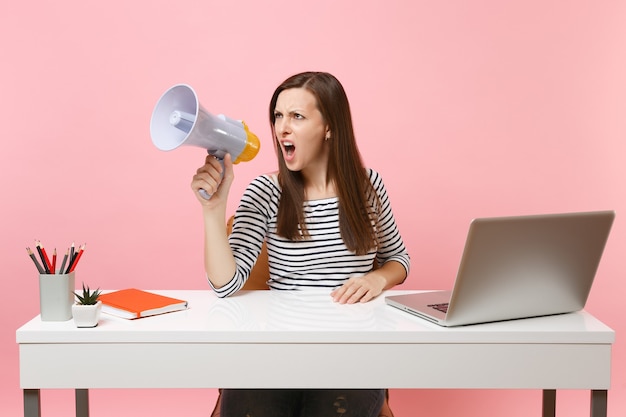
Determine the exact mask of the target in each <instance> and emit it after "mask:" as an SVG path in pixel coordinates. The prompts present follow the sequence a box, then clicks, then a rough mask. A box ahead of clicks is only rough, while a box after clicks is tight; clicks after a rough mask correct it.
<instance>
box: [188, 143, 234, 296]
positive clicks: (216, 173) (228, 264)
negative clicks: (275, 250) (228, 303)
mask: <svg viewBox="0 0 626 417" xmlns="http://www.w3.org/2000/svg"><path fill="white" fill-rule="evenodd" d="M222 173H223V177H222ZM233 179H234V173H233V165H232V161H231V157H230V155H226V157H225V158H224V167H223V168H222V165H221V164H220V162H219V161H218V160H217V159H215V158H214V157H212V156H210V155H209V156H207V158H206V160H205V164H204V165H203V166H202V167H200V168H199V169H198V170H197V172H196V175H194V177H193V179H192V182H191V188H192V189H193V190H194V192H195V194H196V197H197V199H198V201H199V202H200V204H201V205H202V217H203V220H204V269H205V271H206V274H207V278H208V279H209V281H210V282H211V284H212V285H213V287H215V288H220V287H223V286H224V285H226V284H227V283H228V282H230V280H231V279H232V277H233V275H234V274H235V259H234V257H233V253H232V251H231V249H230V245H229V244H228V236H227V233H226V203H227V200H228V192H229V191H230V187H231V185H232V182H233ZM200 189H203V190H205V191H206V193H208V194H210V195H211V198H210V199H208V200H207V199H205V198H204V197H203V196H202V195H201V194H200Z"/></svg>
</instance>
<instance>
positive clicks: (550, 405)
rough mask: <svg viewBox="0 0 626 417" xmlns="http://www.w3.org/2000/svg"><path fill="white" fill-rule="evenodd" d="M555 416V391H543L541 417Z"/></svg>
mask: <svg viewBox="0 0 626 417" xmlns="http://www.w3.org/2000/svg"><path fill="white" fill-rule="evenodd" d="M555 414H556V390H555V389H544V390H543V412H542V414H541V415H542V416H543V417H554V415H555Z"/></svg>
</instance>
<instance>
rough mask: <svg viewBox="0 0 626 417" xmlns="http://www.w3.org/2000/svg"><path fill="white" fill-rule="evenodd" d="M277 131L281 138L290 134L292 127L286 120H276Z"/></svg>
mask: <svg viewBox="0 0 626 417" xmlns="http://www.w3.org/2000/svg"><path fill="white" fill-rule="evenodd" d="M276 131H277V132H278V134H279V135H281V136H283V135H285V134H287V133H290V131H291V127H290V125H289V123H288V121H287V119H286V118H282V119H278V120H276Z"/></svg>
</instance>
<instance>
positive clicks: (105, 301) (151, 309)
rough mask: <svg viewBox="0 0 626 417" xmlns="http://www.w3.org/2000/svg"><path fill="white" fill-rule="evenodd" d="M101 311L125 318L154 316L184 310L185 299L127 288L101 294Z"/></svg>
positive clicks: (185, 305) (185, 306)
mask: <svg viewBox="0 0 626 417" xmlns="http://www.w3.org/2000/svg"><path fill="white" fill-rule="evenodd" d="M98 299H99V300H100V301H102V311H103V312H105V313H108V314H111V315H114V316H118V317H122V318H125V319H138V318H140V317H147V316H155V315H157V314H163V313H171V312H172V311H179V310H185V309H186V308H187V301H184V300H179V299H176V298H172V297H166V296H164V295H160V294H155V293H152V292H148V291H143V290H138V289H136V288H128V289H125V290H119V291H114V292H110V293H104V294H101V295H100V297H98Z"/></svg>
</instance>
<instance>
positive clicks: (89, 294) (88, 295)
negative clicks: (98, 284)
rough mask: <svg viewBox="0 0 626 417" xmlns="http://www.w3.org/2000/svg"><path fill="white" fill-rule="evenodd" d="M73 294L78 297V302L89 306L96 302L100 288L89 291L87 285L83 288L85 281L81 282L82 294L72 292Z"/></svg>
mask: <svg viewBox="0 0 626 417" xmlns="http://www.w3.org/2000/svg"><path fill="white" fill-rule="evenodd" d="M74 295H75V296H76V298H78V304H81V305H84V306H89V305H93V304H96V303H97V302H98V297H100V289H99V288H98V289H97V290H95V291H91V290H90V289H89V286H87V288H85V283H83V295H82V296H81V295H79V294H77V293H74Z"/></svg>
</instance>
